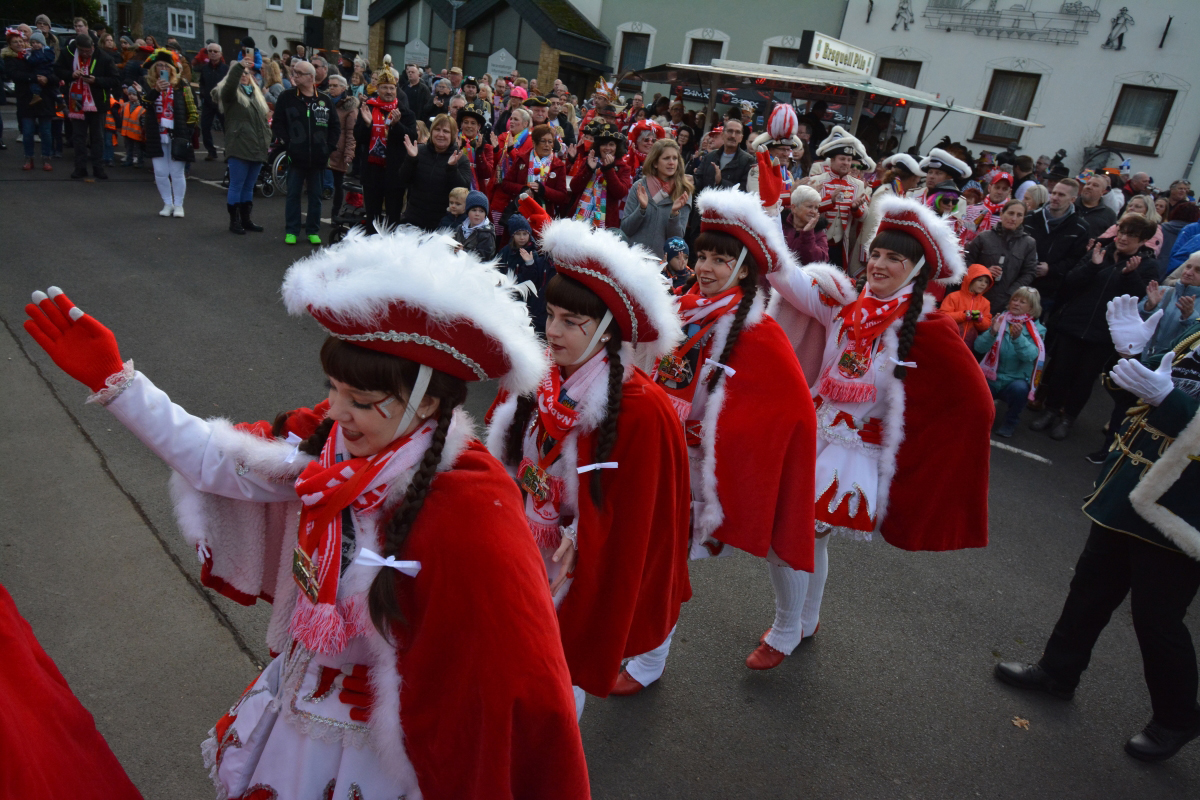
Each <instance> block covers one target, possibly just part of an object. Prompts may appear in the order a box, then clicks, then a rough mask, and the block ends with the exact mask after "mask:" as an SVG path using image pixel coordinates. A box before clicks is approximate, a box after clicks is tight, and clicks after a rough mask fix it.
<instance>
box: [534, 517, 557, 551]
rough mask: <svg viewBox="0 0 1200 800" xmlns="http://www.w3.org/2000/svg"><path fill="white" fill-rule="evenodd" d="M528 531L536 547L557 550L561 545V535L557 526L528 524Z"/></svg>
mask: <svg viewBox="0 0 1200 800" xmlns="http://www.w3.org/2000/svg"><path fill="white" fill-rule="evenodd" d="M529 529H530V530H531V531H532V532H533V542H534V544H536V545H537V546H538V547H553V548H555V549H558V546H559V545H560V544H562V534H561V533H560V532H559V530H558V526H557V525H546V524H543V523H535V522H530V523H529Z"/></svg>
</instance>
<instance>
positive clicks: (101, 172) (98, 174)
mask: <svg viewBox="0 0 1200 800" xmlns="http://www.w3.org/2000/svg"><path fill="white" fill-rule="evenodd" d="M92 174H93V175H95V176H96V177H97V178H99V179H100V180H102V181H106V180H108V173H107V172H105V171H104V170H103V169H100V168H96V169H93V170H92Z"/></svg>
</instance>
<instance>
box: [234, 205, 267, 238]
mask: <svg viewBox="0 0 1200 800" xmlns="http://www.w3.org/2000/svg"><path fill="white" fill-rule="evenodd" d="M253 208H254V203H253V202H249V201H247V202H245V203H238V211H239V213H241V215H242V227H243V228H245V229H246V230H248V231H250V232H251V233H262V232H263V226H262V225H255V224H254V223H253V222H252V221H251V220H250V211H251V209H253Z"/></svg>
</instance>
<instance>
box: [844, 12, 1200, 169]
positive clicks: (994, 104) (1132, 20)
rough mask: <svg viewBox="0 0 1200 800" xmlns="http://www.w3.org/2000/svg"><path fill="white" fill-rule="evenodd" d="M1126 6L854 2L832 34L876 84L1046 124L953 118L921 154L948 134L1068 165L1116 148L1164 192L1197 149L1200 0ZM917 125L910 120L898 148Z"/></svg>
mask: <svg viewBox="0 0 1200 800" xmlns="http://www.w3.org/2000/svg"><path fill="white" fill-rule="evenodd" d="M1125 2H1127V0H876V1H875V2H871V0H850V2H849V6H848V8H847V11H846V16H845V21H844V23H843V26H842V29H841V32H840V34H839V33H836V32H833V31H829V33H831V34H834V35H837V36H838V37H839V38H840V39H842V40H844V41H846V42H849V43H851V44H854V45H856V46H858V47H862V48H865V49H867V50H871V51H873V52H875V53H876V55H877V56H878V58H877V59H876V63H877V67H876V72H877V75H878V76H879V77H881V78H885V79H888V80H893V81H896V82H897V83H904V84H906V85H909V86H913V87H914V88H916V89H919V90H922V91H927V92H935V93H939V94H940V95H941V97H942V99H948V98H953V100H954V101H956V102H958V103H960V104H962V105H966V106H973V107H975V108H982V109H985V110H988V111H995V112H998V113H1002V114H1006V115H1008V116H1013V117H1018V118H1022V119H1027V120H1030V121H1032V122H1038V123H1041V124H1042V125H1044V126H1045V127H1043V128H1019V127H1016V126H1012V125H1006V124H1003V123H997V122H994V121H988V120H980V119H978V118H976V117H971V116H968V115H965V114H955V113H951V114H950V115H949V117H947V118H946V119H945V121H943V122H942V123H941V125H940V126H939V127H938V128H937V130H936V131H934V132H933V135H932V136H929V135H927V138H926V142H925V145H924V146H923V148H924V149H928V148H929V147H930V146H932V145H931V142H936V141H937V140H938V139H940V138H941V137H942V136H943V135H945V134H948V135H949V136H950V137H951V138H952V139H954V140H956V141H960V142H963V143H964V144H966V145H967V146H968V147H969V148H971V150H973V151H975V152H978V151H979V150H992V151H998V150H1003V149H1004V148H1005V147H1006V146H1008V145H1009V144H1010V143H1011V144H1015V145H1017V146H1018V148H1019V150H1018V152H1020V153H1023V154H1027V155H1030V156H1032V157H1033V158H1035V159H1036V158H1037V157H1038V156H1039V155H1042V154H1045V155H1052V154H1053V153H1054V152H1055V151H1056V150H1057V149H1059V148H1063V149H1065V150H1066V151H1067V154H1068V155H1067V159H1066V163H1067V165H1068V166H1069V167H1070V168H1071V169H1072V170H1075V169H1077V168H1078V167H1079V166H1081V164H1082V163H1083V156H1084V153H1085V152H1086V151H1087V149H1088V148H1091V147H1111V148H1113V149H1115V150H1118V151H1120V152H1121V153H1122V154H1123V155H1124V156H1125V157H1126V158H1128V159H1129V160H1130V162H1131V164H1132V169H1133V171H1135V172H1137V171H1144V172H1147V173H1149V174H1150V175H1151V176H1153V177H1154V179H1155V182H1156V184H1158V185H1160V186H1164V185H1166V184H1167V183H1169V182H1170V181H1171V180H1174V179H1175V178H1178V177H1180V176H1182V175H1184V174H1185V172H1186V170H1187V169H1188V162H1189V161H1190V160H1191V159H1192V158H1194V152H1195V149H1196V147H1197V144H1198V143H1200V91H1193V86H1192V84H1193V83H1195V82H1196V81H1197V80H1198V79H1200V69H1198V67H1200V50H1198V49H1197V37H1198V36H1200V2H1197V0H1146V1H1145V2H1142V3H1140V4H1133V5H1128V6H1127V5H1124V3H1125ZM1197 88H1198V89H1200V87H1197ZM938 116H940V115H939V114H937V113H931V117H930V123H929V127H930V128H932V126H933V123H934V122H935V121H936V120H937V118H938ZM919 119H920V117H919V114H910V115H909V118H908V132H907V133H906V135H905V137H904V140H903V141H902V143H901V144H902V147H904V148H907V147H908V146H909V145H912V144H915V143H916V134H917V130H918V127H919ZM1117 160H1119V159H1117Z"/></svg>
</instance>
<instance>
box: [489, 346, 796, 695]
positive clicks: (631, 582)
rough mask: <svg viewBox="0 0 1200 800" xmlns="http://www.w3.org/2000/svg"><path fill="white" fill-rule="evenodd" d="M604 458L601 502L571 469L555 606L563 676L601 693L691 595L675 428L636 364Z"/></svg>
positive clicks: (657, 640)
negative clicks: (570, 515)
mask: <svg viewBox="0 0 1200 800" xmlns="http://www.w3.org/2000/svg"><path fill="white" fill-rule="evenodd" d="M596 439H597V435H596V432H594V431H593V432H592V433H589V434H586V435H581V436H580V437H579V462H578V463H579V464H581V465H583V464H591V463H594V462H595V461H596V458H595V451H596ZM606 460H608V461H616V462H617V463H618V464H619V465H620V466H619V467H618V468H617V469H607V470H603V471H602V472H601V481H602V485H603V487H604V503H603V504H602V506H601V507H599V508H597V507H596V505H595V504H594V503H593V502H592V495H591V492H590V491H589V488H588V484H589V480H588V474H587V473H585V474H584V475H581V476H580V480H579V520H578V525H577V528H578V531H579V560H578V561H577V562H576V566H575V580H574V582H573V583H572V584H571V589H570V591H569V592H567V596H566V598H565V599H564V600H563V601H562V603H561V605H560V606H559V609H558V620H559V625H560V626H561V628H562V644H563V650H564V652H565V653H566V656H567V663H568V664H569V665H570V667H571V680H572V681H573V682H574V683H575V685H576V686H579V687H581V688H582V689H583V690H584V691H586V692H587V693H588V694H592V695H596V696H597V697H607V696H608V693H609V691H610V690H611V689H612V687H613V684H614V683H615V682H616V680H617V675H618V674H619V673H620V671H621V659H622V658H630V657H632V656H636V655H640V654H641V653H645V652H646V651H648V650H653V649H654V648H655V647H658V646H659V645H660V644H662V643H663V640H664V639H666V638H667V634H668V633H670V632H671V628H673V627H675V623H676V621H677V620H678V619H679V607H680V606H681V605H682V604H683V603H685V602H687V601H688V600H689V599H690V598H691V596H692V587H691V583H690V582H689V579H688V567H687V552H688V520H689V517H690V510H691V496H690V494H689V492H688V484H689V479H688V460H687V447H686V445H685V444H684V440H683V429H682V428H681V427H680V425H679V419H678V418H677V417H676V416H675V412H674V410H673V409H672V408H671V403H670V401H669V400H668V399H667V396H666V394H665V393H664V392H663V391H662V390H661V389H659V388H658V387H657V386H655V385H654V384H653V383H652V382H651V381H650V379H649V377H648V376H647V375H646V374H645V373H644V372H642V371H641V370H634V372H633V376H632V377H631V378H630V379H629V380H628V381H626V382H625V384H624V386H623V387H622V394H621V413H620V416H619V417H618V420H617V442H616V445H615V446H614V447H613V451H612V455H610V456H609V457H608V459H606ZM510 483H511V479H510ZM809 485H810V486H811V485H812V481H811V480H810V481H809ZM810 505H811V503H810ZM810 528H811V526H810ZM527 536H528V533H527ZM529 539H530V541H531V542H532V541H533V540H532V537H529ZM547 596H548V595H547Z"/></svg>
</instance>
